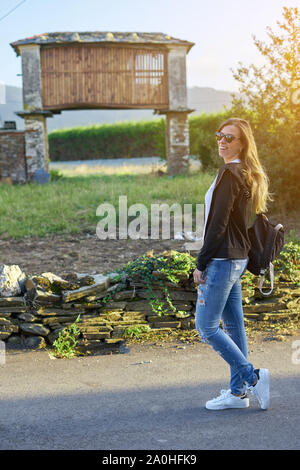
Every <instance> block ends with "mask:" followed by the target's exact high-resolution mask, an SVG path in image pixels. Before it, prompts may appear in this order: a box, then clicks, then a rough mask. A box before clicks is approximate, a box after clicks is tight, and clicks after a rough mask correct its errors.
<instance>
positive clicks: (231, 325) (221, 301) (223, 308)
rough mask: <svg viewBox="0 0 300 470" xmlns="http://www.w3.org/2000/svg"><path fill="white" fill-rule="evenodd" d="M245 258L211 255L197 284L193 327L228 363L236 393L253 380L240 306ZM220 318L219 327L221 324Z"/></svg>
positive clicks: (242, 390) (244, 388)
mask: <svg viewBox="0 0 300 470" xmlns="http://www.w3.org/2000/svg"><path fill="white" fill-rule="evenodd" d="M247 264H248V258H246V259H231V258H228V259H224V260H223V259H221V260H214V259H211V260H210V261H209V263H208V265H207V267H206V269H205V271H204V272H203V275H202V277H203V279H205V278H206V277H207V279H206V282H205V283H204V284H199V286H198V296H197V305H196V318H195V327H196V330H197V332H198V333H199V335H200V336H201V339H202V341H203V342H205V341H206V342H207V343H208V344H209V345H210V346H211V347H212V348H213V349H214V350H215V351H216V352H217V353H218V354H220V356H221V357H222V358H223V359H224V360H225V361H226V362H227V363H228V364H229V365H230V373H231V379H230V389H231V392H232V393H234V394H236V395H239V394H241V393H244V392H245V391H246V389H247V385H252V384H253V383H254V382H255V379H256V374H255V372H254V367H253V365H252V364H251V363H250V362H249V361H248V345H247V338H246V332H245V327H244V316H243V308H242V290H241V277H242V276H243V274H244V272H245V271H246V268H247ZM220 321H221V323H222V327H223V328H221V327H220Z"/></svg>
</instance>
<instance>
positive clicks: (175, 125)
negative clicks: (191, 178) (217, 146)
mask: <svg viewBox="0 0 300 470" xmlns="http://www.w3.org/2000/svg"><path fill="white" fill-rule="evenodd" d="M189 112H190V111H186V112H182V111H179V112H174V111H169V112H166V156H167V164H168V174H169V175H177V174H181V173H187V172H188V165H189V149H190V141H189V124H188V118H187V115H188V113H189Z"/></svg>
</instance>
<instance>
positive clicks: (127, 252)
mask: <svg viewBox="0 0 300 470" xmlns="http://www.w3.org/2000/svg"><path fill="white" fill-rule="evenodd" d="M269 218H270V220H271V222H272V223H275V222H276V223H277V222H281V223H282V224H283V225H284V227H285V233H286V234H287V235H288V234H289V231H290V230H291V229H295V235H296V237H297V238H298V239H299V238H300V218H299V217H296V216H295V215H294V216H293V217H291V216H290V217H285V216H284V215H277V216H270V217H269ZM184 243H185V242H184V241H181V240H173V239H171V240H151V239H148V240H131V239H128V240H99V239H98V238H97V236H96V234H95V233H80V234H61V235H56V234H51V235H48V236H47V237H44V238H38V237H31V238H23V239H18V240H15V239H10V240H9V239H1V237H0V264H9V265H10V264H17V265H19V267H20V268H21V269H22V271H24V272H25V274H28V275H34V274H41V273H42V272H49V271H50V272H53V273H55V274H57V275H62V274H63V273H66V272H72V271H76V272H85V273H90V274H95V273H102V272H104V273H107V272H111V271H114V270H115V269H118V268H120V267H121V265H123V264H126V263H127V262H128V261H131V260H133V259H135V258H137V257H138V256H140V255H142V254H144V253H146V252H147V251H148V250H153V252H154V254H156V253H161V252H162V251H164V250H170V249H174V250H178V251H180V250H181V249H182V248H183V245H184Z"/></svg>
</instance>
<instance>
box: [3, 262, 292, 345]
mask: <svg viewBox="0 0 300 470" xmlns="http://www.w3.org/2000/svg"><path fill="white" fill-rule="evenodd" d="M156 276H157V281H154V282H153V283H152V289H153V291H152V292H153V294H154V297H155V298H156V299H158V300H162V299H164V292H163V287H167V288H168V292H169V296H170V298H171V300H172V304H173V306H174V307H176V312H174V311H173V309H172V308H171V307H170V306H168V303H167V302H166V303H165V305H166V307H167V308H166V311H165V314H164V315H162V316H160V315H159V314H157V313H155V312H154V311H153V310H152V307H151V306H150V304H149V300H148V298H147V297H148V289H147V285H146V284H145V282H144V280H143V279H142V278H140V277H139V275H138V274H136V275H135V277H128V276H126V275H125V273H123V274H122V277H121V278H120V275H118V276H117V275H116V274H115V273H110V274H108V275H102V274H98V275H89V274H84V273H83V274H78V273H67V274H65V275H64V276H63V277H58V276H56V275H55V274H53V273H42V274H41V275H39V276H33V277H30V278H29V277H26V276H25V274H24V273H22V271H21V270H20V269H19V267H18V266H6V265H2V266H0V340H3V341H5V342H6V343H7V345H10V346H14V347H16V346H17V347H20V346H21V347H31V348H32V347H34V348H38V347H46V346H47V345H48V346H51V345H52V344H53V341H54V340H55V339H56V338H58V335H59V332H60V331H62V330H63V328H65V327H66V326H69V325H70V324H72V323H73V322H74V321H75V320H76V318H77V317H78V315H80V320H79V323H78V326H79V328H80V331H81V336H80V340H79V345H80V346H81V347H82V348H83V349H85V350H86V349H91V348H92V349H93V348H94V349H97V350H105V349H106V350H107V349H109V348H112V347H115V346H118V345H119V344H120V343H121V342H123V341H124V334H125V332H126V329H127V328H130V327H134V326H142V325H147V326H148V327H150V328H151V329H155V330H156V331H169V330H170V329H182V330H185V329H194V328H195V306H196V299H197V293H196V288H195V284H194V282H193V280H192V277H191V276H189V278H187V277H182V278H181V279H180V282H179V283H178V284H175V283H172V282H170V281H168V280H167V279H165V278H164V276H163V275H162V274H161V273H159V272H158V273H156ZM161 281H163V282H162V283H161ZM243 308H244V315H245V321H246V322H252V321H261V320H266V319H276V320H278V319H282V318H283V319H284V318H288V317H289V318H291V317H295V316H299V314H300V288H299V287H297V286H296V285H292V284H291V283H289V282H281V283H280V282H278V283H277V285H276V286H275V289H274V291H273V295H272V296H271V297H263V296H262V295H261V294H260V292H259V290H258V289H257V288H254V289H250V290H249V289H248V290H247V291H243Z"/></svg>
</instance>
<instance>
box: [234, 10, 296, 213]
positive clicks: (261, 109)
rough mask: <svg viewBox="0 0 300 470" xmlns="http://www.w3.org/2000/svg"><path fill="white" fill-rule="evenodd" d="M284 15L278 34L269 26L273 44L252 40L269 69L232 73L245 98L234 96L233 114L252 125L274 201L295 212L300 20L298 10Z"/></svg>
mask: <svg viewBox="0 0 300 470" xmlns="http://www.w3.org/2000/svg"><path fill="white" fill-rule="evenodd" d="M282 14H283V21H282V22H279V21H277V25H278V26H279V31H278V33H274V32H273V30H272V29H271V28H270V27H267V34H268V36H269V39H270V42H269V44H266V43H264V42H262V41H259V40H258V39H257V38H256V37H255V36H253V39H254V44H255V46H256V47H257V48H258V50H259V52H260V53H261V54H262V56H263V57H264V59H265V60H264V65H262V66H260V67H258V66H256V65H254V64H252V65H250V66H249V67H246V66H244V65H243V64H242V63H241V62H239V66H238V68H237V70H236V71H233V76H234V78H235V79H236V80H237V81H238V82H239V92H240V94H241V95H242V96H241V97H240V98H233V107H232V109H231V112H232V113H234V114H235V115H239V116H241V117H244V118H246V119H247V118H248V120H250V121H251V124H252V127H253V130H254V134H255V139H256V143H257V146H258V151H259V155H260V158H261V161H262V163H263V165H264V166H265V168H266V170H267V173H268V175H269V177H270V180H271V190H272V191H273V193H274V195H275V202H274V203H275V204H276V205H277V207H278V206H279V205H280V207H281V209H291V208H295V204H299V200H300V185H299V177H300V155H299V148H300V128H299V124H300V75H299V71H300V61H299V59H300V16H299V10H298V8H287V7H284V8H283V13H282Z"/></svg>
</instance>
